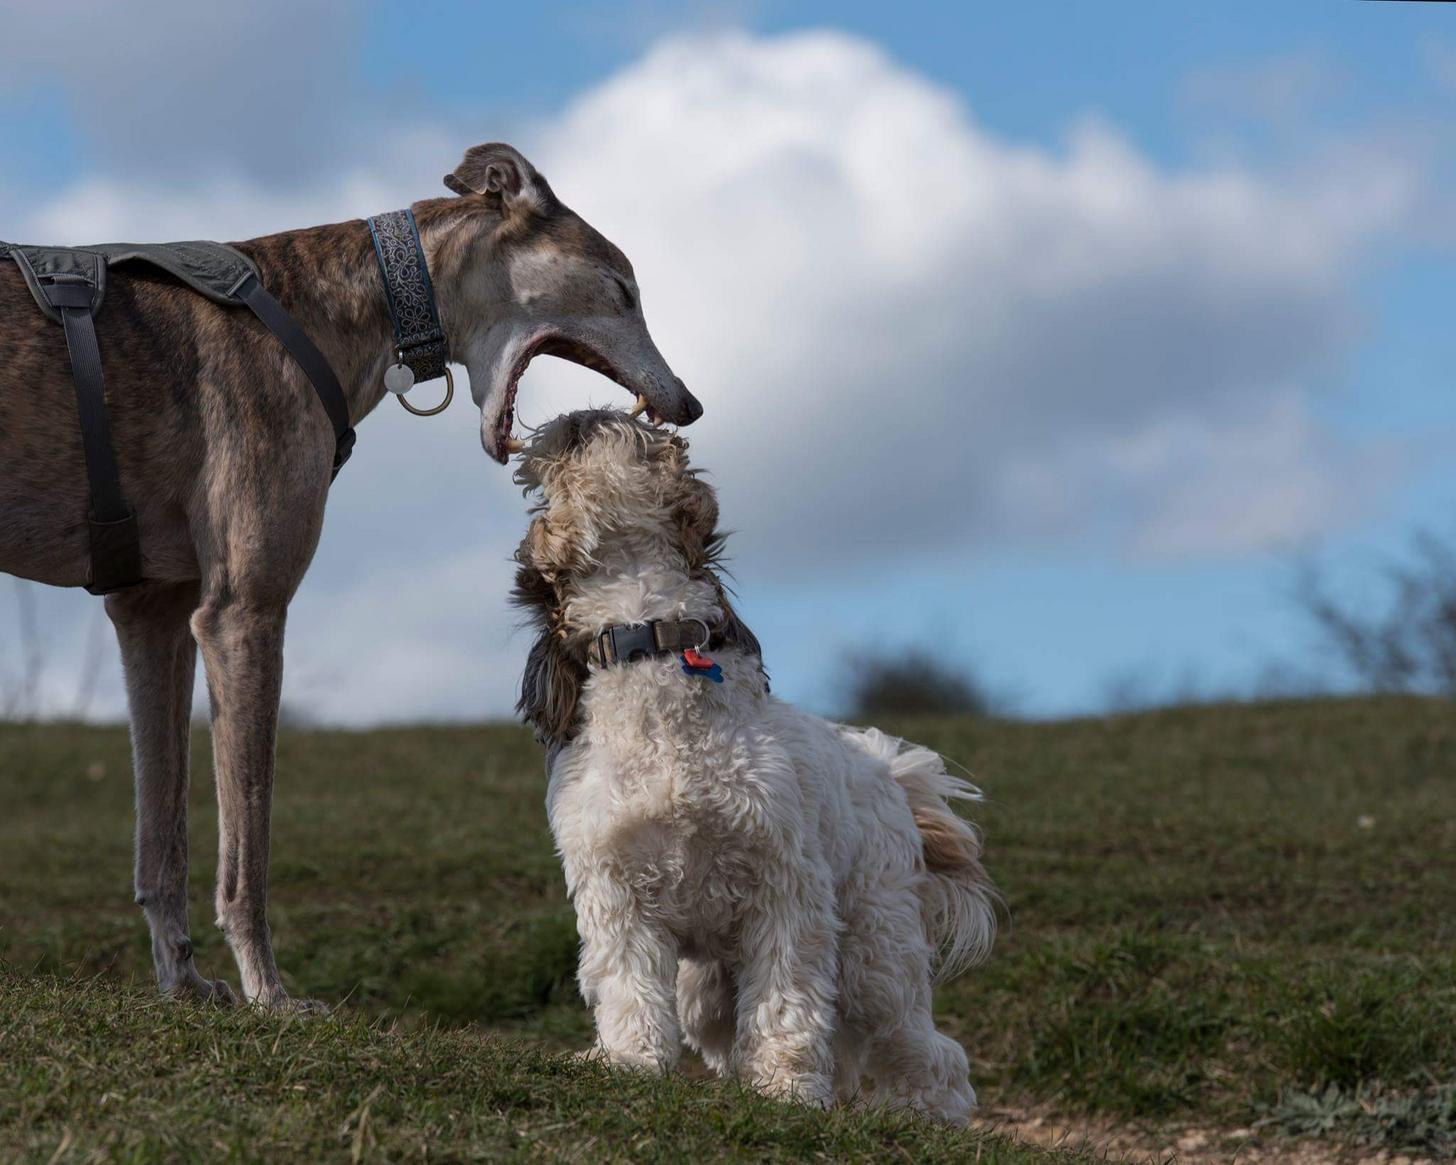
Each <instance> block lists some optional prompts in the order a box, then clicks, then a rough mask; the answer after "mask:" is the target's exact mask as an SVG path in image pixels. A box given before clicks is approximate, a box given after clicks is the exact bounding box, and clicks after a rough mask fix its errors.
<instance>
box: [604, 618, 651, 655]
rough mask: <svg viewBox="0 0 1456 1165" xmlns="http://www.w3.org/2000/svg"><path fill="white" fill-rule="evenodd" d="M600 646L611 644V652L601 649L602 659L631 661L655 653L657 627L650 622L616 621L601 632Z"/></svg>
mask: <svg viewBox="0 0 1456 1165" xmlns="http://www.w3.org/2000/svg"><path fill="white" fill-rule="evenodd" d="M600 639H601V641H602V646H603V648H605V646H606V643H610V644H611V646H612V653H611V655H610V656H608V655H607V653H606V651H605V650H603V651H602V657H603V658H604V659H608V658H609V659H610V660H611V661H612V662H613V663H633V662H635V661H637V660H639V659H647V658H648V657H650V656H653V655H656V654H657V628H656V626H655V625H654V624H652V623H632V624H624V623H618V624H616V625H615V626H612V627H608V628H607V629H606V630H605V631H603V632H602V634H601V637H600Z"/></svg>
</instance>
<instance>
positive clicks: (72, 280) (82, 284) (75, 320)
mask: <svg viewBox="0 0 1456 1165" xmlns="http://www.w3.org/2000/svg"><path fill="white" fill-rule="evenodd" d="M95 291H96V284H95V283H94V282H92V281H90V280H88V279H86V277H85V276H82V275H54V276H50V277H48V278H47V279H45V280H44V281H42V283H41V292H42V294H43V295H44V296H45V297H46V301H47V302H48V303H49V304H50V305H51V306H52V307H53V308H55V309H56V310H57V311H58V312H59V313H60V316H61V326H62V328H63V329H64V330H65V335H66V351H67V352H68V353H69V355H70V358H71V380H72V382H73V383H74V384H75V388H76V413H77V415H78V417H79V418H80V421H81V448H82V450H83V451H84V453H85V456H86V477H87V481H88V483H89V485H90V489H91V509H90V511H89V513H88V514H87V520H88V522H89V524H90V532H91V581H90V582H89V583H88V584H87V585H86V589H87V590H88V591H89V592H90V593H91V594H93V595H106V594H110V593H111V592H112V591H119V590H124V589H126V588H127V587H132V586H135V585H136V584H137V583H139V582H141V581H142V550H141V531H140V530H139V529H138V528H137V519H136V510H135V508H133V506H132V505H131V503H130V502H128V501H127V500H126V498H125V497H124V496H123V495H122V492H121V472H120V470H118V468H117V465H116V454H115V452H114V451H113V449H112V445H111V422H110V418H109V417H108V415H107V411H106V378H105V375H104V373H103V372H102V369H101V349H100V347H99V346H98V345H97V343H96V323H95V321H94V320H93V319H92V316H91V305H92V297H93V296H94V294H95Z"/></svg>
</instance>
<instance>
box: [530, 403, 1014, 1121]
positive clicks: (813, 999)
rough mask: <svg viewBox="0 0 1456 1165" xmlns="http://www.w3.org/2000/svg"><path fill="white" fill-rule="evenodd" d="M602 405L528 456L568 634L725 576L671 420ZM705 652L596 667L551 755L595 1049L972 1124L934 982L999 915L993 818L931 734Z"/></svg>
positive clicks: (819, 1098)
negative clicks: (940, 1021) (690, 525)
mask: <svg viewBox="0 0 1456 1165" xmlns="http://www.w3.org/2000/svg"><path fill="white" fill-rule="evenodd" d="M602 416H603V415H602V414H589V415H588V418H587V421H583V420H582V419H581V418H580V416H576V417H574V418H563V419H562V420H561V421H558V422H555V423H554V424H555V425H556V426H561V425H565V424H567V422H568V421H572V422H573V429H572V432H573V434H574V435H573V437H572V438H571V439H570V440H565V441H564V440H563V439H562V436H561V433H560V432H559V431H554V430H553V429H552V428H551V427H548V429H547V430H546V431H545V432H543V434H542V436H541V437H539V438H538V439H537V442H535V443H534V445H533V448H534V449H535V451H536V460H535V461H533V460H532V453H531V452H529V451H528V453H527V458H526V461H525V463H524V466H523V469H522V472H521V479H522V481H523V482H524V483H525V484H527V485H528V486H534V487H539V488H540V489H541V490H542V493H543V495H544V501H543V504H542V506H541V508H540V513H541V515H542V517H540V518H538V519H537V522H538V523H541V522H543V521H544V523H545V528H543V529H542V530H541V531H537V532H536V533H537V535H538V536H537V537H536V538H535V539H534V541H533V539H532V538H530V537H528V539H527V542H526V543H525V544H523V548H522V554H523V561H526V560H527V558H528V557H529V555H530V553H531V550H530V548H531V547H533V546H534V547H535V553H536V554H537V555H538V556H540V555H545V556H546V557H547V559H548V561H546V562H542V563H537V564H536V566H538V567H539V568H540V569H542V570H544V571H546V572H547V573H548V574H549V575H550V577H551V579H552V580H553V581H554V584H555V585H556V587H557V588H558V591H559V595H560V601H561V615H562V617H563V619H564V622H563V623H562V624H561V625H560V626H559V627H558V629H557V630H556V631H555V632H554V634H557V635H559V636H561V637H562V638H563V639H566V638H569V637H571V636H579V635H583V634H587V635H589V634H590V633H593V632H596V631H598V630H599V629H600V628H602V627H604V626H606V625H608V624H613V623H630V622H638V621H643V620H647V619H654V618H659V619H661V618H687V617H696V618H701V619H704V620H706V621H708V622H709V623H710V624H717V623H719V622H720V621H721V620H722V619H723V617H724V614H725V612H724V610H723V606H724V605H725V604H724V602H723V600H722V599H721V594H722V592H721V588H720V587H719V586H718V585H716V579H715V578H714V577H713V576H712V574H711V571H710V570H707V569H706V568H701V564H699V566H698V567H695V565H694V563H693V557H694V556H693V554H692V553H691V551H690V549H689V548H687V547H685V545H684V539H683V535H682V532H681V526H680V524H679V523H678V522H675V521H674V520H673V518H672V514H673V506H674V491H675V490H677V489H680V488H682V487H683V483H684V482H686V483H689V484H690V485H691V487H692V488H694V489H697V490H704V489H706V486H704V485H703V484H702V483H701V482H700V481H697V480H696V479H695V478H693V477H692V476H691V474H690V473H689V472H688V471H686V468H685V463H684V462H683V461H682V460H681V458H678V459H672V458H664V457H662V456H661V450H660V448H659V447H658V446H659V445H660V443H661V442H663V441H666V440H668V438H666V437H665V436H662V435H660V434H656V433H654V432H653V431H652V430H650V429H647V427H646V426H643V425H641V424H640V423H638V422H633V421H629V420H627V419H626V418H625V417H621V416H620V415H613V416H612V418H611V419H609V420H603V419H601V418H602ZM588 422H590V423H588ZM673 441H674V442H675V444H676V447H677V449H679V450H681V449H683V448H684V446H683V445H682V443H681V441H680V439H673ZM548 454H549V455H548ZM712 517H713V519H714V520H715V519H716V506H714V507H713V512H712ZM562 531H570V532H571V533H570V535H569V536H567V535H562ZM552 534H556V535H562V536H561V537H559V538H557V540H556V541H555V542H552V541H551V538H550V537H549V536H550V535H552ZM547 545H550V546H554V547H555V552H554V553H555V557H554V558H553V557H552V555H550V554H547V553H546V552H545V551H544V550H543V549H542V548H543V547H544V546H547ZM566 562H570V564H571V565H570V569H567V568H566V566H565V565H564V563H566ZM713 655H714V658H715V659H716V660H717V662H718V663H719V664H721V665H722V668H723V673H724V677H725V678H724V682H723V683H722V684H721V685H718V684H713V683H710V682H707V681H706V680H704V679H701V678H696V677H690V676H687V675H685V674H683V672H682V670H681V668H680V666H679V663H678V661H677V659H676V658H674V657H667V658H656V659H651V660H646V661H641V662H637V663H633V664H629V665H626V666H618V667H612V668H606V669H600V670H598V669H596V668H595V667H593V668H592V669H591V670H590V671H589V673H588V674H586V676H585V679H584V682H582V684H581V687H580V696H579V708H578V716H577V721H576V725H577V726H576V729H575V731H574V733H573V734H572V735H571V736H570V738H569V740H567V741H566V742H565V743H564V744H563V745H562V747H560V748H559V750H558V751H556V752H555V753H554V759H553V762H552V764H551V774H550V787H549V792H548V809H549V815H550V821H551V829H552V832H553V833H554V835H555V838H556V843H557V846H558V847H559V850H560V853H561V857H562V861H563V864H564V866H565V872H566V882H567V888H568V890H569V892H570V894H571V898H572V901H573V903H574V904H575V907H576V913H577V920H578V927H579V930H580V934H581V940H582V952H581V964H580V983H581V989H582V992H583V995H584V996H585V998H586V1000H587V1002H588V1003H589V1004H590V1005H591V1007H592V1008H593V1010H594V1013H595V1019H596V1027H597V1041H598V1047H599V1049H600V1051H601V1053H602V1054H604V1055H605V1056H606V1057H607V1058H609V1059H610V1060H611V1061H613V1062H615V1063H618V1064H623V1065H628V1066H632V1067H636V1068H643V1069H649V1070H653V1071H665V1070H667V1069H669V1068H670V1067H671V1066H672V1065H673V1064H674V1063H675V1062H676V1060H677V1058H678V1054H679V1049H680V1047H681V1045H682V1044H683V1043H684V1042H686V1043H687V1044H688V1045H689V1046H690V1047H692V1048H694V1049H696V1050H697V1051H698V1052H699V1053H700V1054H701V1055H702V1057H703V1059H704V1060H705V1061H706V1062H707V1064H708V1065H709V1066H710V1067H711V1068H712V1069H713V1070H715V1071H716V1072H718V1073H721V1074H725V1075H726V1074H729V1073H736V1074H738V1075H740V1076H742V1077H743V1078H745V1079H746V1080H748V1081H749V1082H751V1083H752V1084H754V1085H755V1086H757V1087H759V1088H762V1089H765V1090H767V1091H769V1092H773V1093H776V1094H780V1095H791V1096H795V1097H798V1098H800V1099H802V1100H805V1101H808V1102H811V1103H817V1104H828V1103H830V1102H831V1101H832V1100H834V1099H835V1098H838V1099H840V1100H843V1101H850V1102H859V1103H892V1104H903V1105H909V1106H913V1107H914V1108H917V1109H919V1110H921V1111H923V1112H926V1113H928V1114H931V1115H933V1116H936V1117H939V1118H941V1119H944V1120H948V1121H955V1122H964V1121H965V1120H967V1119H968V1117H969V1115H970V1113H971V1110H972V1108H973V1107H974V1105H975V1093H974V1091H973V1090H972V1088H971V1085H970V1082H969V1079H968V1067H967V1062H966V1056H965V1053H964V1051H963V1050H962V1049H961V1047H960V1045H959V1044H957V1043H956V1042H955V1041H954V1040H952V1039H950V1038H949V1037H947V1036H945V1035H943V1034H941V1033H940V1032H938V1031H937V1030H936V1028H935V1024H934V1021H933V1019H932V1016H931V982H932V976H933V973H934V971H935V969H936V965H937V961H938V960H939V965H940V967H941V969H942V970H943V971H954V970H957V969H959V968H961V967H962V966H964V965H965V964H967V963H968V962H970V961H973V960H974V959H978V958H980V957H982V956H984V955H985V954H986V953H987V951H988V950H989V948H990V945H991V942H992V939H993V936H994V930H995V915H994V911H993V909H992V891H991V889H990V885H989V883H988V881H987V880H986V878H985V875H984V872H983V871H982V868H981V865H980V850H979V842H978V838H977V836H976V834H975V832H974V831H973V830H972V829H971V827H970V826H969V825H967V824H966V823H965V822H964V821H962V820H961V819H960V818H958V817H957V816H956V815H955V814H954V813H953V812H952V811H951V809H950V807H949V805H948V800H950V799H962V800H972V799H975V798H976V797H977V796H978V794H977V793H976V791H975V790H974V789H973V788H972V787H971V786H969V785H967V784H966V783H965V782H962V781H959V780H958V779H956V778H954V777H952V776H950V775H949V774H948V773H947V772H946V771H945V766H944V764H943V763H942V761H941V759H940V758H939V757H938V756H936V755H935V754H934V753H932V752H930V751H928V750H926V749H923V748H916V747H911V746H906V745H904V744H903V743H902V742H901V741H898V740H895V739H893V738H891V737H888V736H885V735H884V734H882V733H880V732H878V731H875V730H873V729H871V730H867V731H860V730H856V729H852V728H847V727H844V726H841V725H837V724H832V723H829V722H827V721H825V720H822V719H820V718H818V717H815V716H812V715H809V714H808V713H806V712H803V711H800V710H799V709H797V708H794V707H792V706H791V705H789V704H786V703H784V702H782V701H780V700H777V699H775V698H773V697H772V696H771V695H769V693H768V691H767V685H766V683H765V681H764V677H763V672H762V668H761V663H760V661H759V659H758V658H757V657H756V656H755V655H752V654H751V653H749V652H746V651H743V650H738V649H734V648H725V649H721V650H715V651H714V653H713Z"/></svg>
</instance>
